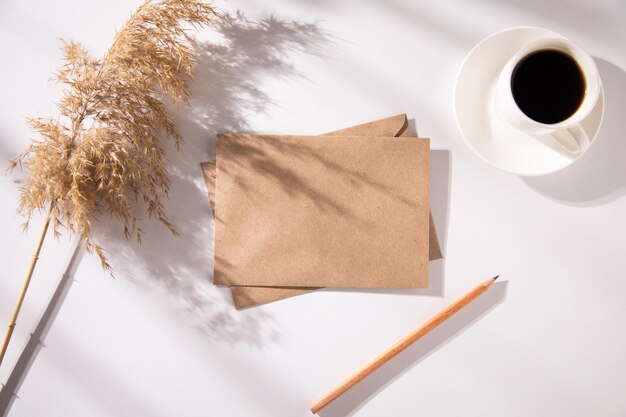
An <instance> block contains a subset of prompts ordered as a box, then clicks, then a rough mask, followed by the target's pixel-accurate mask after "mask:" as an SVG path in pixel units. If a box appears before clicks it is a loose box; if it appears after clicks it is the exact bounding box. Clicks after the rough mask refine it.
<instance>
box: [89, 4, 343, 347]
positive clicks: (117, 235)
mask: <svg viewBox="0 0 626 417" xmlns="http://www.w3.org/2000/svg"><path fill="white" fill-rule="evenodd" d="M210 35H211V40H210V41H200V40H196V41H194V42H193V47H194V49H195V51H196V61H197V67H196V74H195V77H194V79H193V80H191V82H190V84H189V87H190V91H191V98H190V104H191V107H185V108H176V107H175V106H173V105H171V106H170V107H171V114H172V116H173V119H174V121H175V122H176V124H177V126H178V128H179V130H180V132H181V134H182V136H183V137H184V139H185V144H184V146H183V150H182V152H177V151H176V150H175V149H174V147H173V146H171V145H170V144H169V143H165V140H163V143H162V144H163V146H164V148H165V149H166V157H167V160H168V168H169V173H170V180H171V186H170V192H169V199H168V200H167V201H166V203H165V209H166V211H167V213H168V215H169V219H170V221H171V222H172V223H173V224H174V225H175V226H176V227H177V230H178V231H179V232H180V235H181V236H180V238H175V237H173V236H172V235H171V234H170V232H169V231H168V230H167V229H166V228H165V227H163V225H161V224H160V223H158V222H157V221H156V220H153V219H150V220H149V219H144V224H143V225H142V230H143V231H144V235H143V238H142V242H141V244H139V243H137V242H134V241H126V240H125V239H124V237H123V234H122V230H121V226H120V225H119V224H118V223H117V222H115V221H114V220H113V219H110V218H108V217H107V216H104V215H103V216H100V217H99V218H98V221H97V224H94V230H95V233H94V235H95V237H96V239H97V240H98V241H99V242H101V243H102V244H103V246H104V247H106V248H107V249H108V256H109V259H110V262H111V264H112V266H113V268H114V269H115V271H116V276H118V277H124V279H129V280H131V281H132V282H133V283H135V284H136V285H138V286H140V287H142V288H144V289H146V290H155V291H158V292H159V294H160V295H161V296H164V297H166V298H167V299H168V302H169V303H170V304H172V305H173V306H174V308H175V309H176V310H178V311H179V312H180V314H181V315H182V319H183V320H184V321H185V322H186V323H187V324H188V325H189V326H191V327H194V328H197V329H198V330H199V331H201V332H202V333H203V334H204V335H205V336H206V337H207V338H208V339H209V340H212V341H215V342H221V343H228V344H231V345H232V344H247V345H251V346H256V347H258V348H262V347H263V346H264V345H265V344H266V343H270V342H276V341H278V340H279V332H278V323H277V322H276V320H274V318H273V317H271V316H270V315H269V314H267V313H266V312H264V311H263V310H255V311H254V312H238V311H237V310H235V309H234V308H233V306H232V302H231V296H230V291H229V290H228V289H227V288H218V287H215V286H213V285H212V278H213V276H212V275H213V274H212V271H213V255H214V254H213V244H212V242H213V239H214V223H213V220H212V215H211V209H210V205H209V201H208V198H207V191H206V188H205V185H204V182H203V178H202V173H201V171H200V164H201V163H202V162H205V161H207V160H211V159H214V157H215V135H216V133H217V132H233V131H237V132H245V131H250V130H251V126H250V124H249V122H248V120H249V119H250V117H251V116H253V115H258V114H262V113H266V112H269V111H270V110H271V108H272V106H275V105H276V103H275V102H274V100H273V99H272V97H271V95H270V93H269V92H268V91H266V90H265V88H264V82H265V81H267V80H276V79H282V80H284V81H285V82H293V81H294V80H295V81H302V80H303V79H304V77H303V76H302V74H301V73H300V72H299V71H298V70H297V69H296V68H295V67H294V66H293V64H292V61H291V57H292V55H293V54H309V55H314V56H319V55H321V54H322V52H323V50H324V48H326V47H327V46H328V45H330V44H331V42H332V37H331V36H330V35H329V34H328V33H326V32H325V31H324V30H323V29H322V28H321V27H320V25H319V23H305V22H298V21H292V20H282V19H279V18H277V17H276V16H274V15H270V16H267V17H263V18H260V19H253V18H249V17H247V16H245V15H244V14H243V13H242V12H237V13H234V14H227V15H225V16H223V17H222V19H221V20H220V22H219V24H217V25H216V26H215V27H214V28H212V30H211V34H210ZM143 209H144V208H143V207H142V204H141V203H139V202H138V203H137V204H136V210H137V212H138V213H141V212H142V210H143Z"/></svg>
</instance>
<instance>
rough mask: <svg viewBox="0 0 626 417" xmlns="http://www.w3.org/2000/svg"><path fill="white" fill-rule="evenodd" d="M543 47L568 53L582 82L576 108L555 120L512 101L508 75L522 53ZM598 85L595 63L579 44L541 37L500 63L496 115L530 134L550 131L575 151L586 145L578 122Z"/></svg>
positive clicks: (593, 99)
mask: <svg viewBox="0 0 626 417" xmlns="http://www.w3.org/2000/svg"><path fill="white" fill-rule="evenodd" d="M544 50H556V51H560V52H563V53H565V54H567V55H569V57H571V58H572V59H573V60H574V61H575V62H576V63H577V64H578V67H579V69H580V70H581V73H582V75H583V77H584V82H585V90H584V96H583V98H582V101H581V102H580V105H579V106H578V108H577V109H576V110H575V111H574V113H573V114H571V115H570V116H569V117H567V118H566V119H564V120H561V121H559V122H557V123H542V122H539V121H537V120H534V119H532V118H530V117H529V116H527V115H526V114H525V113H524V112H523V111H522V110H521V109H520V107H519V106H518V104H517V103H516V101H515V98H514V96H513V91H512V85H511V84H512V79H513V76H514V73H515V70H516V68H517V66H518V64H519V63H520V62H522V61H523V60H524V59H525V58H526V57H528V56H530V55H532V54H534V53H536V52H539V51H544ZM601 88H602V86H601V81H600V76H599V74H598V69H597V67H596V64H595V62H594V61H593V58H591V56H589V54H587V53H586V52H585V51H584V50H583V49H582V48H580V47H579V46H577V45H575V44H574V43H572V42H571V41H569V40H568V39H565V38H556V37H555V38H549V39H542V40H540V41H536V42H533V43H530V44H527V45H526V46H524V47H522V48H521V49H520V50H519V51H517V53H515V55H513V57H512V58H511V59H510V60H509V61H508V62H507V64H506V65H505V66H504V68H503V69H502V71H501V73H500V76H499V78H498V82H497V84H496V91H495V96H494V105H495V109H496V112H497V114H498V116H499V117H500V118H501V119H502V121H504V122H505V123H506V124H508V125H509V126H511V127H512V128H514V129H517V130H520V131H522V132H525V133H528V134H530V135H550V136H552V137H553V138H554V140H555V142H556V143H558V144H559V145H560V146H561V147H562V148H564V149H565V150H567V151H568V152H571V153H573V154H577V153H580V152H581V151H583V150H585V149H586V148H588V147H589V145H590V140H589V137H588V136H587V134H586V133H585V131H584V130H583V129H582V128H581V127H580V122H581V121H583V120H584V119H585V118H586V117H587V116H588V115H589V113H591V111H592V110H593V108H594V107H595V105H596V102H597V100H598V96H599V95H600V90H601Z"/></svg>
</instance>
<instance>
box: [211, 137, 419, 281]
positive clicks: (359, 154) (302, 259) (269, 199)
mask: <svg viewBox="0 0 626 417" xmlns="http://www.w3.org/2000/svg"><path fill="white" fill-rule="evenodd" d="M429 146H430V141H429V140H428V139H420V140H415V139H410V138H393V137H391V138H390V137H375V136H373V137H367V138H364V137H362V136H340V137H328V136H296V135H246V134H230V135H229V134H220V135H218V136H217V158H216V160H217V175H216V176H217V179H218V181H217V184H216V192H215V207H216V213H217V216H216V225H215V274H214V283H215V284H217V285H254V286H305V287H316V286H331V287H361V288H422V287H425V286H427V283H428V247H429V237H428V235H429V232H428V231H429V216H428V199H429V196H428V193H429V156H430V149H429Z"/></svg>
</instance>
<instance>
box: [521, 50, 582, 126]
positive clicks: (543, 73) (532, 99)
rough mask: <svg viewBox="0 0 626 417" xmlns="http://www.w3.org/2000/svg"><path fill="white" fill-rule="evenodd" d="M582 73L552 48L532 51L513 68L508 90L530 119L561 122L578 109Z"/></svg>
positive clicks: (575, 65)
mask: <svg viewBox="0 0 626 417" xmlns="http://www.w3.org/2000/svg"><path fill="white" fill-rule="evenodd" d="M585 88H586V84H585V77H584V75H583V72H582V70H581V69H580V67H579V66H578V64H577V63H576V61H575V60H574V59H573V58H572V57H571V56H569V55H567V54H565V53H563V52H561V51H557V50H554V49H545V50H542V51H537V52H533V53H532V54H530V55H528V56H527V57H525V58H524V59H523V60H521V61H520V62H519V63H518V64H517V66H516V67H515V69H514V70H513V76H512V77H511V91H512V92H513V98H514V99H515V103H517V106H518V107H519V108H520V109H521V110H522V111H523V112H524V114H525V115H526V116H528V117H530V118H531V119H533V120H535V121H537V122H540V123H546V124H553V123H558V122H561V121H563V120H565V119H567V118H568V117H570V116H571V115H572V114H574V113H575V112H576V110H578V107H580V105H581V104H582V102H583V98H584V97H585Z"/></svg>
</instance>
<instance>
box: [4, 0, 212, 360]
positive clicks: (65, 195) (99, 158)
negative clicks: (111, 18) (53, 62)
mask: <svg viewBox="0 0 626 417" xmlns="http://www.w3.org/2000/svg"><path fill="white" fill-rule="evenodd" d="M216 16H217V13H216V10H215V9H214V8H213V7H212V6H211V5H208V4H205V3H202V2H201V1H198V0H159V1H150V0H147V1H145V2H144V3H142V4H141V6H139V8H138V9H137V10H136V11H135V13H134V14H133V15H132V16H131V17H130V19H129V20H128V21H127V22H126V24H125V25H124V26H123V27H122V28H121V29H120V30H119V31H118V33H117V34H116V36H115V40H114V41H113V44H112V46H111V47H110V49H109V50H108V52H107V53H106V55H105V56H104V58H102V59H96V58H93V57H91V56H90V55H89V53H88V52H87V50H86V49H85V48H84V47H83V46H82V45H80V44H79V43H76V42H67V43H65V44H64V47H63V49H64V53H65V56H64V64H63V67H62V68H61V70H60V71H59V72H58V73H57V74H56V77H55V78H56V80H58V81H59V82H60V83H61V84H63V85H64V94H63V98H62V100H61V101H60V102H59V103H58V112H59V114H58V115H57V116H55V117H51V118H34V119H31V120H30V121H29V122H30V124H31V126H32V128H33V129H34V130H35V131H36V132H37V133H38V134H39V135H40V139H39V140H38V141H36V142H34V143H32V144H31V145H30V146H29V147H28V148H27V149H26V150H25V151H24V152H23V153H22V154H21V155H19V156H18V157H17V158H16V159H15V160H14V161H12V165H11V167H15V166H16V165H24V166H26V168H27V169H28V171H29V174H28V178H27V179H26V180H25V184H24V186H23V189H22V194H21V197H20V207H19V209H20V211H21V212H22V213H23V214H24V216H25V217H26V223H25V225H26V226H27V225H28V220H29V219H30V218H31V216H32V215H33V214H34V213H35V212H37V211H40V210H43V211H47V213H48V217H47V220H46V223H45V226H44V230H43V233H42V237H41V239H40V242H39V245H38V247H37V250H36V252H35V256H34V257H33V263H32V264H31V268H29V273H28V276H27V278H26V282H25V285H24V289H23V290H22V294H21V295H20V299H19V300H18V305H17V306H16V310H15V312H14V320H12V323H11V325H10V326H9V330H8V332H7V338H6V339H5V345H3V349H2V353H1V356H0V363H1V361H2V357H3V356H4V352H5V350H6V344H8V339H10V336H11V332H12V330H13V328H14V326H15V319H16V318H17V314H19V309H20V307H21V302H22V300H23V297H24V294H25V292H26V289H27V287H28V283H29V281H30V277H31V275H32V270H33V268H34V265H35V262H36V258H37V257H38V255H39V250H40V249H41V243H42V242H43V237H44V236H45V234H46V232H47V230H48V224H50V223H51V224H52V228H53V230H54V231H55V234H57V233H58V232H59V230H60V229H61V228H65V229H67V230H69V231H71V232H74V233H78V234H80V235H81V236H82V237H83V239H84V241H85V245H86V248H87V250H88V251H91V252H95V253H96V254H97V255H98V256H99V258H100V261H101V263H102V267H103V268H104V269H107V270H110V266H109V263H108V262H107V259H106V257H105V254H104V250H103V248H102V247H101V246H100V245H98V244H97V243H95V242H94V241H93V240H92V228H91V222H92V220H93V217H94V214H96V213H98V212H107V213H109V214H110V215H112V216H113V217H115V218H117V219H119V220H120V222H121V224H122V226H123V230H124V234H125V235H126V237H127V238H130V237H133V236H135V237H136V238H137V239H140V238H141V229H140V227H139V220H140V219H139V217H138V216H137V215H136V214H135V213H133V210H132V203H133V202H134V201H135V200H137V199H140V200H143V201H144V202H145V203H146V206H147V214H148V217H153V218H156V219H158V220H159V221H160V222H162V223H163V224H164V225H165V226H167V227H168V228H169V229H170V230H171V231H172V232H173V233H174V234H177V232H176V229H175V227H174V226H173V225H172V224H171V223H170V222H169V220H168V219H167V216H166V213H165V210H164V207H163V201H162V199H163V198H164V197H165V196H166V195H167V193H168V189H169V185H170V181H169V179H168V176H167V169H166V164H165V157H164V153H165V152H164V149H163V148H162V147H161V146H160V144H159V140H158V134H159V133H160V132H165V134H166V135H167V136H168V137H169V138H171V139H172V140H173V141H174V142H175V144H176V146H177V148H178V147H180V145H181V143H182V141H183V140H182V137H181V135H180V133H179V131H178V130H177V128H176V126H175V124H174V122H173V121H172V119H171V118H170V116H169V115H168V114H167V112H166V109H165V106H164V103H163V101H162V97H163V96H164V94H165V95H166V96H169V97H171V98H172V99H173V100H174V101H175V102H177V103H178V102H183V103H185V104H188V98H189V91H188V89H187V80H188V79H189V78H190V77H191V76H192V74H193V68H194V60H193V53H192V48H191V45H190V42H189V41H190V38H189V36H188V34H187V32H186V31H187V30H188V29H190V28H193V27H198V26H203V25H208V24H210V23H211V22H212V21H213V19H214V18H215V17H216Z"/></svg>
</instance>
